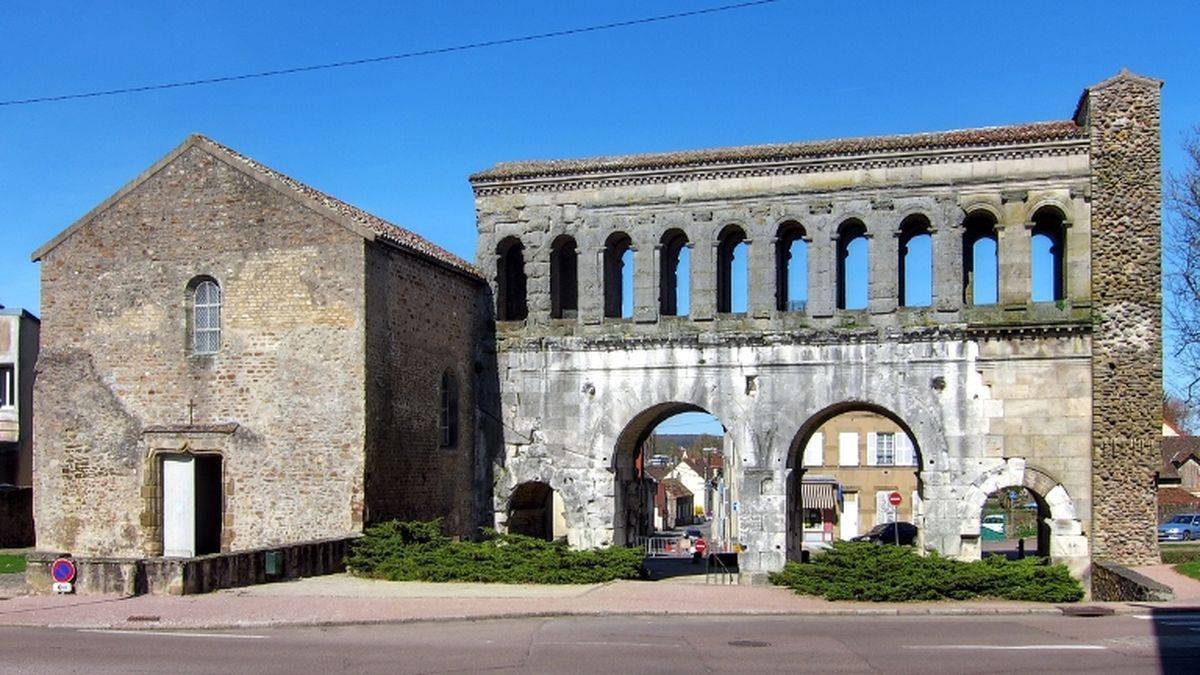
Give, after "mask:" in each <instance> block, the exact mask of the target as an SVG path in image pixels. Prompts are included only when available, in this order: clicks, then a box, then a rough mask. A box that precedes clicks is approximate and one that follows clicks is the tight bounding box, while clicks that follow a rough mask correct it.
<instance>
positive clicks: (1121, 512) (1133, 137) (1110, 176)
mask: <svg viewBox="0 0 1200 675" xmlns="http://www.w3.org/2000/svg"><path fill="white" fill-rule="evenodd" d="M1161 87H1162V83H1161V82H1160V81H1158V80H1153V79H1150V78H1147V77H1141V76H1138V75H1132V74H1130V73H1129V72H1128V71H1122V72H1121V74H1119V75H1117V76H1116V77H1114V78H1111V79H1109V80H1106V81H1104V82H1101V83H1100V84H1098V85H1096V86H1094V87H1092V88H1091V89H1089V90H1088V92H1087V98H1086V99H1085V100H1084V101H1083V103H1082V104H1081V105H1080V111H1081V115H1084V116H1086V118H1085V119H1082V120H1077V122H1082V123H1084V124H1085V125H1086V126H1087V128H1088V133H1089V135H1090V140H1091V148H1090V154H1091V169H1092V184H1091V193H1092V222H1091V235H1092V237H1091V265H1092V307H1093V314H1094V316H1095V317H1096V319H1098V320H1097V321H1095V322H1094V323H1093V325H1094V328H1093V333H1092V486H1093V487H1092V495H1093V500H1092V504H1093V509H1094V510H1093V513H1092V533H1091V534H1092V553H1093V556H1095V557H1097V558H1103V559H1107V560H1111V561H1112V562H1115V563H1118V564H1121V565H1143V564H1148V563H1157V562H1159V553H1158V542H1157V537H1156V533H1155V526H1156V525H1157V512H1156V498H1155V486H1154V480H1155V472H1156V470H1157V469H1158V464H1159V462H1160V461H1161V456H1160V453H1159V450H1160V448H1159V445H1160V444H1161V442H1162V303H1161V299H1160V294H1161V292H1162V269H1161V262H1160V255H1161V251H1162V242H1161V229H1162V223H1161V222H1160V209H1161V208H1162V202H1161V200H1162V196H1161V190H1162V176H1161V148H1160V143H1161V141H1160V139H1159V133H1160V132H1159V106H1160V100H1159V96H1160V94H1159V89H1160V88H1161ZM1098 599H1104V598H1098Z"/></svg>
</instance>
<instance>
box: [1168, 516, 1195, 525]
mask: <svg viewBox="0 0 1200 675" xmlns="http://www.w3.org/2000/svg"><path fill="white" fill-rule="evenodd" d="M1171 522H1172V523H1190V522H1192V517H1191V516H1175V517H1174V518H1172V519H1171Z"/></svg>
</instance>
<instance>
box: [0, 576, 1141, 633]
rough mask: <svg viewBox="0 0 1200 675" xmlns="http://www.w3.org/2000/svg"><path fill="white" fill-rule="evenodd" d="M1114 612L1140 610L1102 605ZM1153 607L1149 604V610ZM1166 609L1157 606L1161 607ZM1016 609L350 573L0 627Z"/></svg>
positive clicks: (53, 600) (33, 613)
mask: <svg viewBox="0 0 1200 675" xmlns="http://www.w3.org/2000/svg"><path fill="white" fill-rule="evenodd" d="M1106 606H1109V607H1111V608H1112V609H1113V610H1114V611H1117V612H1119V613H1131V612H1145V611H1147V609H1149V606H1148V605H1124V604H1121V603H1111V604H1109V603H1106ZM1156 608H1157V606H1156ZM1164 608H1165V605H1164ZM1060 613H1061V610H1060V609H1059V608H1058V607H1057V606H1055V605H1048V604H1039V603H1024V602H1003V601H997V602H924V603H862V602H829V601H826V600H822V599H819V598H811V597H801V596H797V595H795V594H793V593H792V592H791V591H788V590H786V589H782V588H775V587H769V586H768V587H761V586H715V585H705V584H702V583H701V584H698V583H694V582H693V581H691V580H688V581H683V580H680V581H673V580H672V581H659V582H639V581H617V582H612V583H608V584H599V585H590V586H514V585H505V584H433V583H418V582H386V581H374V580H369V579H358V578H355V577H350V576H348V575H344V574H342V575H331V576H325V577H314V578H310V579H301V580H298V581H291V582H284V583H277V584H266V585H262V586H253V587H248V588H242V589H232V590H227V591H220V592H217V593H210V594H207V595H195V596H183V597H163V596H138V597H134V598H120V597H114V596H46V595H40V596H18V597H13V598H9V599H7V600H3V601H0V625H7V626H52V627H73V628H85V627H86V628H127V629H154V628H193V629H220V628H243V627H266V626H297V625H300V626H320V625H339V624H341V625H344V624H367V623H405V622H414V621H450V620H470V619H496V618H516V617H539V616H605V615H717V616H720V615H812V616H820V615H838V616H846V615H870V616H888V615H1002V614H1048V615H1058V614H1060Z"/></svg>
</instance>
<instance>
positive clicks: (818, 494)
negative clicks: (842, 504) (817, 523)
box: [800, 482, 837, 509]
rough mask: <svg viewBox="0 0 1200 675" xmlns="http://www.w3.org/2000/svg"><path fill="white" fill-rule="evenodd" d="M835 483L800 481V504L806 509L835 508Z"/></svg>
mask: <svg viewBox="0 0 1200 675" xmlns="http://www.w3.org/2000/svg"><path fill="white" fill-rule="evenodd" d="M833 488H834V484H833V483H805V482H801V483H800V505H801V506H803V507H804V508H806V509H833V508H836V504H837V500H836V499H835V497H834V493H833Z"/></svg>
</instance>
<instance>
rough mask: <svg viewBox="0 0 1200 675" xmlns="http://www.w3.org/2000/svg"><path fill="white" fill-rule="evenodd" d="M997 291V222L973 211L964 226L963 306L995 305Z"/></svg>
mask: <svg viewBox="0 0 1200 675" xmlns="http://www.w3.org/2000/svg"><path fill="white" fill-rule="evenodd" d="M999 287H1000V259H999V257H998V254H997V247H996V218H995V216H993V215H992V214H990V213H988V212H987V211H975V212H973V213H971V214H970V215H968V216H967V219H966V221H965V222H964V223H963V303H964V304H967V305H994V304H996V302H997V298H998V297H999V292H1000V290H999Z"/></svg>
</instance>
